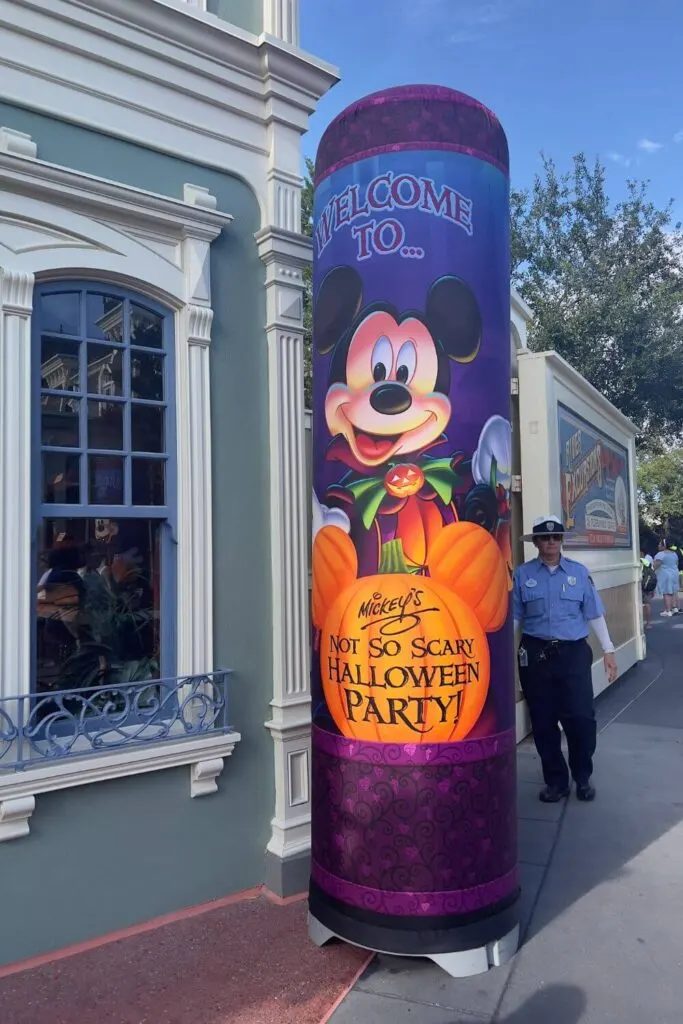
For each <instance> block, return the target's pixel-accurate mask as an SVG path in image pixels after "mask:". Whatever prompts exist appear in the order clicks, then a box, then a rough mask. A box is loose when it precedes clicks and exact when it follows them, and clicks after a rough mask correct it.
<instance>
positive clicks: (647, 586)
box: [640, 548, 657, 629]
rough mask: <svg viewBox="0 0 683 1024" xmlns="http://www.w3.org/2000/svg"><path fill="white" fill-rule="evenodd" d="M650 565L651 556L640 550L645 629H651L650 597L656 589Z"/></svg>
mask: <svg viewBox="0 0 683 1024" xmlns="http://www.w3.org/2000/svg"><path fill="white" fill-rule="evenodd" d="M652 563H653V558H652V555H647V554H645V552H644V551H643V550H642V548H641V551H640V564H641V566H642V575H641V578H640V591H641V594H642V595H643V618H644V619H645V629H652V595H653V594H654V592H655V590H656V589H657V575H656V573H655V571H654V569H653V568H652Z"/></svg>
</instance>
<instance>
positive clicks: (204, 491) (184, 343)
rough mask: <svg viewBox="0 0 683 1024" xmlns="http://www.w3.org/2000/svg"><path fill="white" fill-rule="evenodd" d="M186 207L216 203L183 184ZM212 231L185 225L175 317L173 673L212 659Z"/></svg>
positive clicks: (192, 670)
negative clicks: (180, 299)
mask: <svg viewBox="0 0 683 1024" xmlns="http://www.w3.org/2000/svg"><path fill="white" fill-rule="evenodd" d="M184 199H185V202H186V203H190V204H192V205H193V206H202V207H204V208H205V209H207V210H215V209H216V205H217V204H216V199H215V197H214V196H212V195H211V194H210V193H209V192H208V191H207V189H204V188H201V187H199V186H197V185H185V188H184ZM215 236H216V233H215V231H213V232H210V231H209V232H207V231H202V230H198V229H195V228H194V227H192V228H191V229H187V230H186V233H185V238H184V240H183V247H182V267H183V274H184V278H185V298H186V306H185V308H184V309H183V310H182V311H181V313H180V314H179V317H178V328H179V329H178V339H177V344H176V395H177V397H176V404H177V412H178V422H179V423H182V424H183V427H184V429H183V430H179V431H178V593H179V594H191V595H192V601H191V602H186V601H181V602H179V616H178V650H177V671H178V675H193V674H194V675H200V674H202V673H204V672H210V671H211V670H212V669H213V668H214V667H215V666H214V664H213V573H212V569H213V542H212V530H211V399H210V388H209V345H210V342H211V323H212V321H213V310H212V308H211V281H210V261H209V248H210V243H211V241H212V240H213V238H215Z"/></svg>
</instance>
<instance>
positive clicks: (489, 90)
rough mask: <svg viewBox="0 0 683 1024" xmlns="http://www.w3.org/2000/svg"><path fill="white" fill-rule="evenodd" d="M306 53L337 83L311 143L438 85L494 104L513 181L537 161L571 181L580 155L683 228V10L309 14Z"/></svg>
mask: <svg viewBox="0 0 683 1024" xmlns="http://www.w3.org/2000/svg"><path fill="white" fill-rule="evenodd" d="M301 36H302V38H301V45H302V46H303V47H304V48H305V49H306V50H308V51H309V52H311V53H314V54H315V55H316V56H319V57H322V58H323V59H325V60H327V61H329V62H330V63H332V64H335V65H336V66H337V67H338V68H339V69H340V71H341V76H342V80H341V82H340V83H339V85H337V86H335V87H334V89H333V90H332V91H331V92H330V93H329V94H328V95H327V96H326V97H324V99H323V100H322V101H321V103H320V105H319V108H318V110H317V112H316V113H315V115H314V116H313V117H312V119H311V130H310V132H309V133H308V135H307V136H305V138H304V153H305V154H306V155H307V156H314V155H315V150H316V147H317V144H318V141H319V139H320V136H321V134H322V132H323V131H324V130H325V127H326V125H327V124H329V122H330V120H331V119H332V118H333V117H334V116H335V114H337V113H338V112H339V111H340V110H342V109H343V108H344V107H345V106H346V105H347V104H348V103H350V102H353V100H355V99H357V98H359V97H361V96H363V95H366V94H367V93H369V92H375V91H376V90H378V89H382V88H385V87H387V86H390V85H400V84H405V83H409V82H420V83H422V82H433V83H436V84H439V85H448V86H451V87H453V88H456V89H460V90H462V91H463V92H467V93H469V94H470V95H472V96H475V97H476V98H477V99H479V100H481V101H482V102H483V103H486V104H487V106H489V107H491V109H492V110H493V111H494V112H495V113H496V114H497V115H498V117H499V118H500V120H501V121H502V123H503V127H504V128H505V130H506V133H507V136H508V140H509V142H510V150H511V165H512V181H513V185H514V186H515V187H526V186H528V185H529V184H531V182H532V181H533V177H534V174H535V173H536V172H537V171H538V169H539V167H540V157H539V153H540V151H541V150H543V151H544V152H545V153H546V154H547V155H548V156H552V157H553V158H554V159H555V160H556V162H557V163H558V166H559V167H560V168H561V169H568V168H569V166H570V161H571V157H572V155H573V154H574V153H576V152H578V151H579V150H583V151H584V152H585V153H586V154H587V156H588V157H589V159H592V158H594V157H595V156H600V158H601V159H602V160H603V162H604V163H605V164H606V165H607V168H608V185H609V194H610V197H612V198H615V199H616V198H619V197H620V196H621V195H622V194H623V191H624V183H625V181H626V179H627V178H628V177H635V178H639V179H644V178H645V179H649V180H650V182H651V192H650V194H651V197H652V199H653V200H654V201H655V202H656V203H657V204H658V205H664V204H665V203H666V202H667V201H668V199H670V198H671V199H674V200H675V207H674V215H675V217H676V218H677V219H681V220H683V174H682V173H681V172H682V171H683V3H681V0H646V2H643V0H301Z"/></svg>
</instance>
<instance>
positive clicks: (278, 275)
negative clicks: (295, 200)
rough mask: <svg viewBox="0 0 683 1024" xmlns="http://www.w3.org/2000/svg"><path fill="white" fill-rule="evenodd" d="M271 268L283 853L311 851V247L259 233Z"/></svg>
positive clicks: (279, 834)
mask: <svg viewBox="0 0 683 1024" xmlns="http://www.w3.org/2000/svg"><path fill="white" fill-rule="evenodd" d="M257 242H258V246H259V253H260V256H261V259H262V260H263V262H264V264H265V267H266V308H267V323H266V338H267V344H268V373H269V383H268V387H269V394H270V520H271V559H272V586H273V590H272V595H273V597H272V599H273V700H272V702H271V707H272V718H271V720H270V721H269V722H267V723H266V724H267V726H268V728H269V729H270V731H271V735H272V737H273V742H274V746H275V751H274V753H275V790H276V795H275V815H274V817H273V821H272V835H271V839H270V842H269V844H268V850H269V851H270V852H271V853H272V854H274V855H276V856H278V857H280V858H284V857H290V856H293V855H294V854H296V853H298V852H303V851H305V850H307V849H308V847H309V845H310V812H311V807H310V786H309V777H310V689H309V641H310V630H309V613H308V577H307V549H308V534H307V529H306V523H307V508H308V504H307V503H308V501H309V496H308V494H307V491H306V463H305V423H304V398H303V368H304V353H303V273H302V272H303V268H304V267H305V266H306V264H307V263H308V262H309V260H310V243H309V241H308V239H306V238H304V237H303V236H301V235H299V234H295V233H294V232H289V231H286V230H282V229H280V228H275V227H272V228H266V229H264V230H263V231H261V232H259V234H258V235H257Z"/></svg>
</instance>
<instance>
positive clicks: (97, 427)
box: [88, 400, 124, 451]
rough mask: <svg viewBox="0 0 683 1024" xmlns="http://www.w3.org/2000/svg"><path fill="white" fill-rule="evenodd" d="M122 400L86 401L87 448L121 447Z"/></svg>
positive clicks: (114, 448) (105, 448)
mask: <svg viewBox="0 0 683 1024" xmlns="http://www.w3.org/2000/svg"><path fill="white" fill-rule="evenodd" d="M123 410H124V404H123V402H96V401H93V400H91V401H89V402H88V448H103V449H104V450H105V451H109V450H113V451H120V450H121V449H122V448H123Z"/></svg>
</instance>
